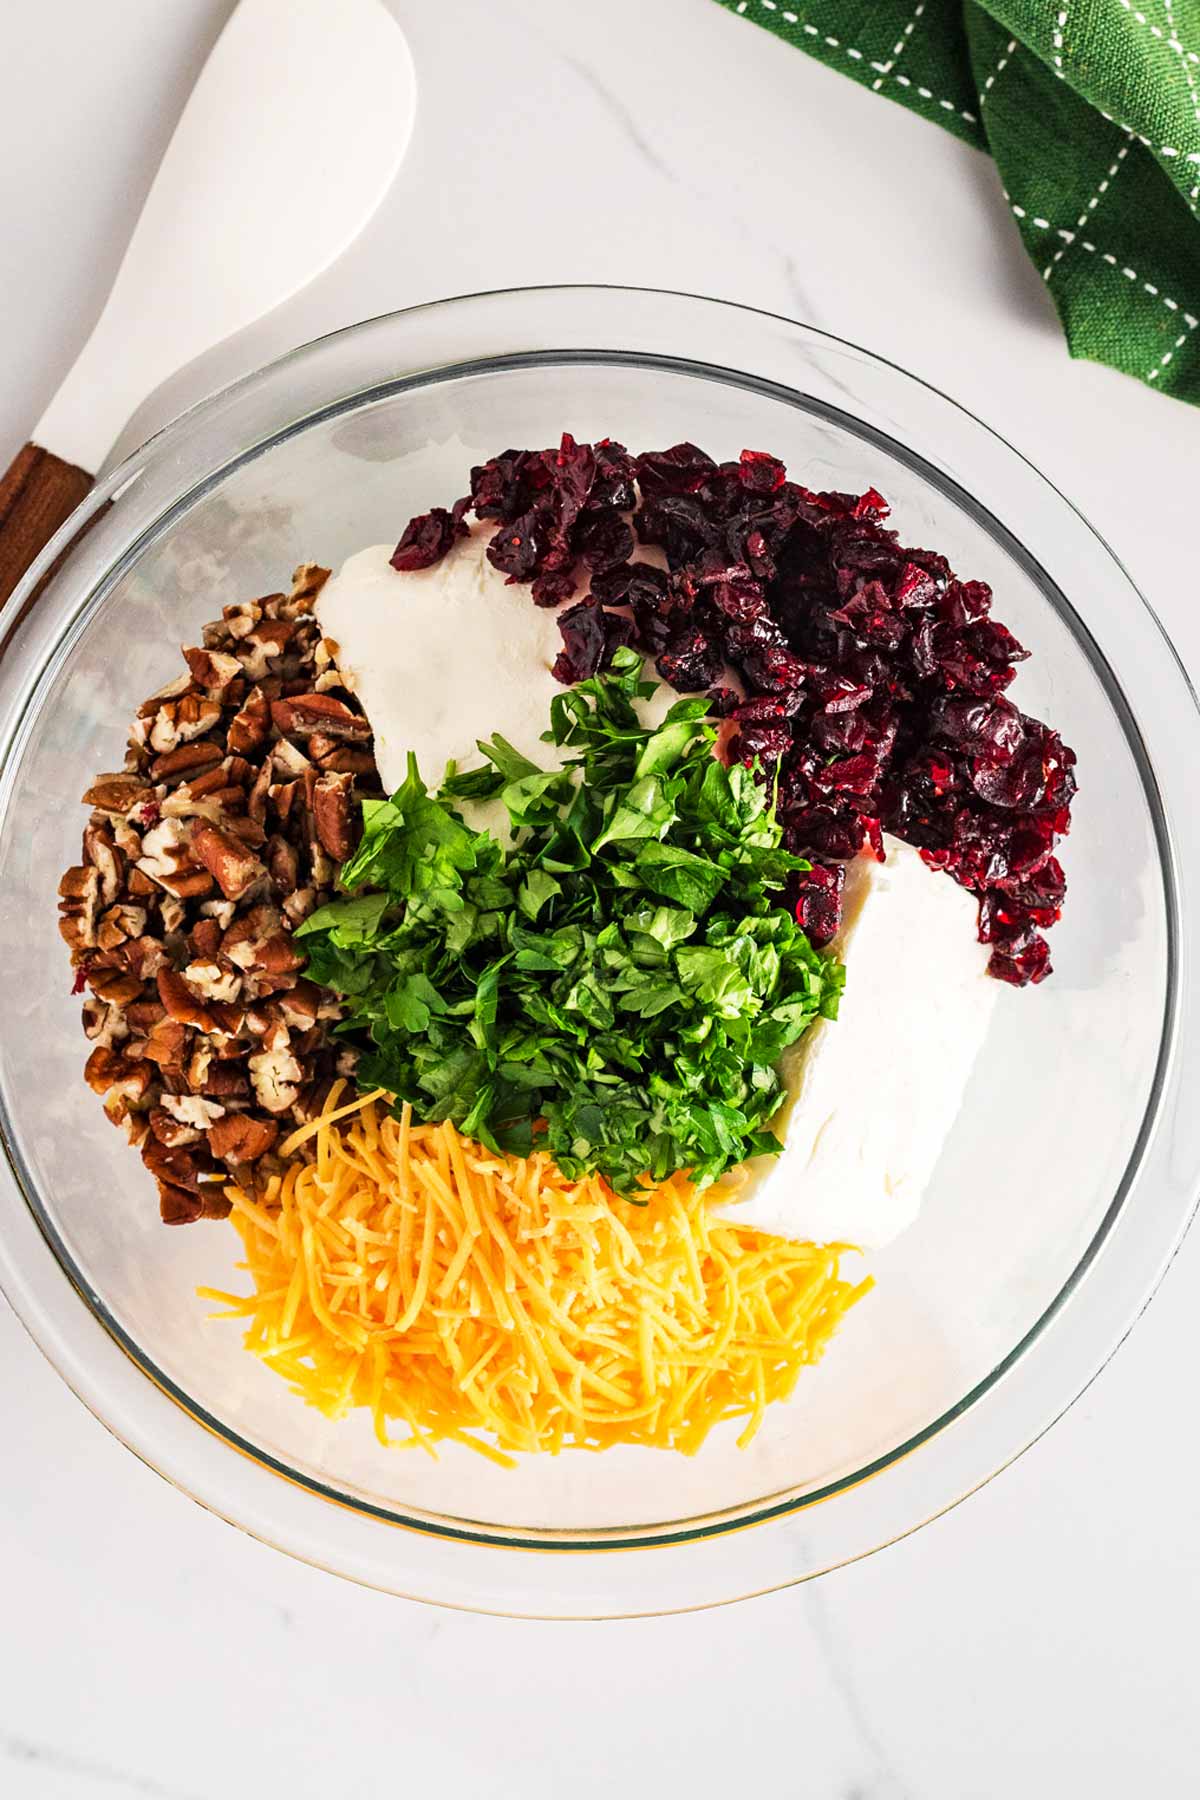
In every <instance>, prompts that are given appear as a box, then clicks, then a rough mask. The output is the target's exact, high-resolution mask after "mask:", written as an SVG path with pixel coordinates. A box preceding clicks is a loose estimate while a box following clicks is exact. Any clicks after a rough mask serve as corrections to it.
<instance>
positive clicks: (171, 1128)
mask: <svg viewBox="0 0 1200 1800" xmlns="http://www.w3.org/2000/svg"><path fill="white" fill-rule="evenodd" d="M174 1098H175V1096H174V1095H173V1094H164V1095H163V1101H164V1104H163V1105H162V1106H153V1107H151V1109H150V1112H149V1114H148V1121H149V1126H150V1135H151V1137H155V1138H157V1139H158V1141H159V1143H160V1144H166V1146H167V1148H168V1149H172V1150H173V1149H174V1148H175V1147H176V1146H177V1145H179V1144H198V1143H199V1142H200V1137H201V1134H200V1132H199V1131H198V1130H197V1128H196V1126H194V1125H182V1124H180V1122H179V1120H178V1119H177V1118H175V1117H174V1116H173V1115H172V1114H171V1113H169V1112H168V1111H167V1109H166V1105H165V1102H166V1101H167V1100H173V1099H174Z"/></svg>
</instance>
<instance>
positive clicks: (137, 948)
mask: <svg viewBox="0 0 1200 1800" xmlns="http://www.w3.org/2000/svg"><path fill="white" fill-rule="evenodd" d="M130 910H131V911H132V910H133V909H132V908H130ZM138 910H139V911H141V910H142V909H141V908H138ZM115 954H116V960H117V963H118V965H119V966H120V967H121V968H122V969H128V971H129V973H130V974H131V975H136V976H137V978H138V980H139V982H141V981H150V980H152V979H153V977H154V976H155V975H157V974H158V971H159V970H160V969H161V968H162V967H163V964H164V963H165V962H166V960H167V956H166V952H165V950H164V949H163V947H162V945H161V944H160V943H159V941H158V939H157V938H152V937H146V936H144V935H143V936H141V937H136V938H130V939H129V940H127V941H126V942H125V943H122V944H120V945H119V946H118V947H117V950H116V952H115Z"/></svg>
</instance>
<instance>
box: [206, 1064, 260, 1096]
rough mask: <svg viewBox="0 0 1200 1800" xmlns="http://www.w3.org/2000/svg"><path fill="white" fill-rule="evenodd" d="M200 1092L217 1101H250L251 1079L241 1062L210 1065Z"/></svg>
mask: <svg viewBox="0 0 1200 1800" xmlns="http://www.w3.org/2000/svg"><path fill="white" fill-rule="evenodd" d="M200 1091H201V1092H202V1093H205V1094H211V1095H212V1096H213V1098H214V1099H217V1100H248V1099H249V1098H250V1077H249V1076H248V1075H247V1073H246V1070H245V1067H244V1066H243V1064H242V1063H241V1062H240V1061H230V1062H216V1061H212V1062H210V1063H209V1065H208V1068H207V1070H206V1072H205V1076H204V1080H203V1082H202V1083H201V1088H200Z"/></svg>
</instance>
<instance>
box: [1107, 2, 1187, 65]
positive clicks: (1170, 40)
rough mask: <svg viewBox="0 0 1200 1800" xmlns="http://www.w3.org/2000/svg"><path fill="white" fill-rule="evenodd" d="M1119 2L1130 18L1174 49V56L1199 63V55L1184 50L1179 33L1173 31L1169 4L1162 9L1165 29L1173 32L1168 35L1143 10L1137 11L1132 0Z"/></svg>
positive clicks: (1168, 47)
mask: <svg viewBox="0 0 1200 1800" xmlns="http://www.w3.org/2000/svg"><path fill="white" fill-rule="evenodd" d="M1120 4H1121V5H1122V6H1123V7H1124V8H1125V11H1126V12H1127V13H1129V15H1130V16H1131V18H1134V19H1136V20H1137V22H1138V24H1139V25H1144V26H1145V27H1146V29H1147V31H1149V32H1150V34H1151V36H1152V37H1156V38H1161V39H1162V41H1163V43H1164V44H1165V45H1166V46H1167V49H1168V50H1174V52H1175V54H1176V56H1182V57H1183V59H1184V61H1185V62H1194V63H1200V56H1198V55H1197V54H1196V52H1195V51H1194V50H1185V49H1184V47H1183V45H1182V44H1181V43H1180V41H1179V35H1178V33H1177V32H1176V31H1175V21H1174V20H1173V19H1172V18H1171V16H1170V12H1171V9H1170V7H1169V6H1165V7H1164V9H1163V10H1164V11H1165V12H1166V13H1167V31H1169V32H1171V33H1172V34H1173V35H1172V36H1170V37H1168V36H1167V31H1162V30H1160V28H1159V27H1158V26H1157V25H1155V24H1152V23H1151V21H1150V20H1149V19H1148V18H1147V17H1146V15H1145V13H1144V12H1139V11H1138V9H1137V7H1136V6H1134V4H1133V0H1120Z"/></svg>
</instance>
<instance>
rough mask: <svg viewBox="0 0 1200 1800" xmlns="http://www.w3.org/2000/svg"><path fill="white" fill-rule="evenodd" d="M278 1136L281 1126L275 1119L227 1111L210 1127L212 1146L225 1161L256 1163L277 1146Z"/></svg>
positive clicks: (212, 1149) (217, 1155)
mask: <svg viewBox="0 0 1200 1800" xmlns="http://www.w3.org/2000/svg"><path fill="white" fill-rule="evenodd" d="M278 1136H279V1126H278V1125H277V1124H276V1123H275V1122H274V1120H272V1119H256V1118H252V1117H251V1115H250V1114H249V1113H226V1114H225V1116H224V1118H223V1119H218V1120H217V1122H216V1124H215V1125H213V1126H211V1127H210V1129H209V1133H208V1147H209V1149H210V1150H211V1151H212V1153H213V1155H214V1156H215V1157H217V1158H219V1159H220V1161H222V1162H232V1163H252V1162H257V1161H258V1159H259V1157H260V1156H265V1155H266V1153H267V1151H268V1150H270V1149H272V1148H273V1147H274V1144H275V1140H276V1138H277V1137H278Z"/></svg>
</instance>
